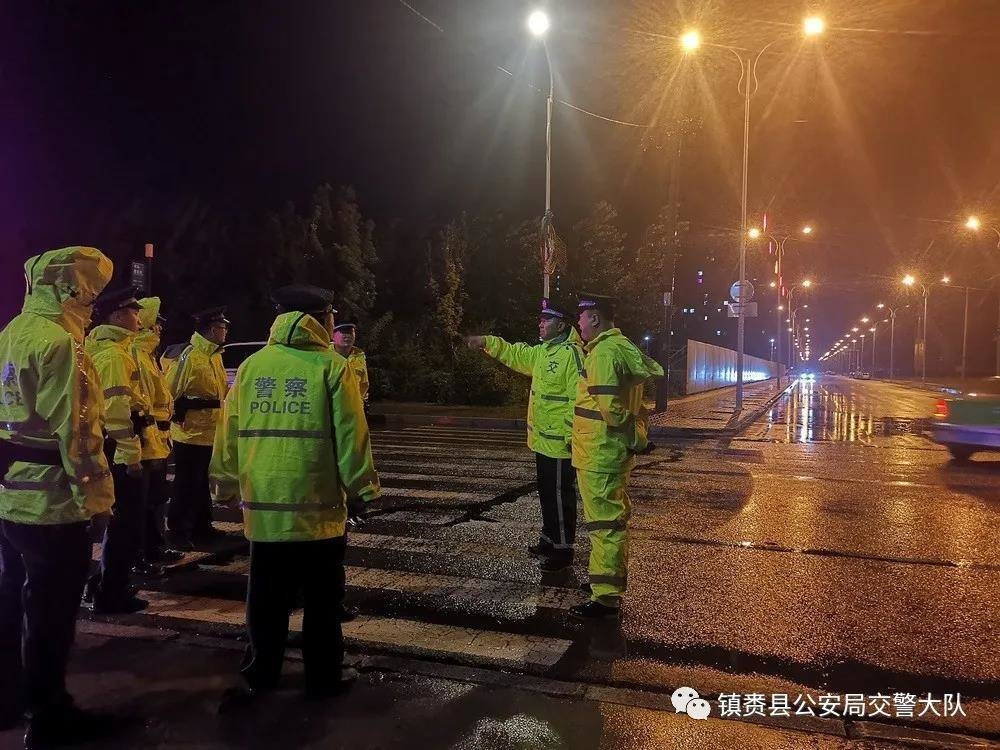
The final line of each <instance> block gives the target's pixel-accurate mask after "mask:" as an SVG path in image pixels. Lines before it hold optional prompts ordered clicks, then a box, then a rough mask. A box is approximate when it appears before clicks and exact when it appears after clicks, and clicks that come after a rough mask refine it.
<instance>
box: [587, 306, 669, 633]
mask: <svg viewBox="0 0 1000 750" xmlns="http://www.w3.org/2000/svg"><path fill="white" fill-rule="evenodd" d="M578 310H579V321H578V322H579V326H580V335H581V336H582V337H583V340H584V341H585V342H586V347H585V351H586V353H587V358H586V360H585V362H584V367H583V370H584V376H583V377H582V378H580V381H579V384H578V386H577V391H576V404H575V406H574V409H573V466H574V467H576V471H577V482H578V484H579V487H580V496H581V497H582V498H583V514H584V517H585V519H586V522H587V533H588V535H589V536H590V564H589V566H588V572H589V574H590V596H591V598H590V601H588V602H586V603H585V604H580V605H577V606H575V607H572V608H571V609H570V614H571V615H573V616H574V617H578V618H582V619H591V618H600V617H618V616H619V613H620V609H619V608H620V605H621V597H622V596H623V595H624V593H625V584H626V573H627V570H628V519H629V513H630V512H631V504H630V501H629V497H628V492H627V487H628V480H629V475H630V474H631V472H632V467H633V466H634V465H635V456H636V455H637V454H639V453H643V452H645V451H646V450H647V448H648V447H649V441H648V440H647V437H646V435H647V428H646V416H645V413H644V411H643V406H642V390H643V382H644V381H645V380H646V379H647V378H651V377H654V376H662V375H663V369H662V368H661V367H660V365H659V364H657V363H656V362H655V361H654V360H652V359H650V358H649V357H647V356H646V355H645V354H643V353H642V351H641V350H640V349H639V348H638V347H637V346H636V345H635V344H633V343H632V342H631V341H629V340H628V339H627V338H625V336H624V335H622V332H621V331H620V330H619V329H618V328H616V327H615V317H614V316H615V310H614V300H613V299H612V298H611V297H606V296H602V295H597V294H583V295H581V297H580V302H579V307H578Z"/></svg>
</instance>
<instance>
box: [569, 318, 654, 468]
mask: <svg viewBox="0 0 1000 750" xmlns="http://www.w3.org/2000/svg"><path fill="white" fill-rule="evenodd" d="M585 348H586V352H587V358H586V360H585V361H584V366H583V369H584V373H585V376H584V377H582V378H580V381H579V383H578V385H577V390H576V404H575V406H574V409H573V466H574V467H576V468H577V469H584V470H586V471H601V472H607V473H609V474H616V473H619V472H622V471H625V470H627V469H631V468H632V466H633V465H634V463H635V455H636V454H637V453H641V452H642V451H644V450H645V449H646V446H647V445H648V444H649V441H648V440H647V438H646V435H647V425H646V414H645V410H644V408H643V405H642V390H643V389H642V386H643V383H644V382H645V381H646V380H647V379H648V378H651V377H658V376H661V375H663V368H662V367H660V365H659V364H658V363H657V362H656V361H655V360H653V359H651V358H650V357H648V356H646V355H645V354H644V353H643V352H642V350H641V349H639V347H637V346H636V345H635V344H633V343H632V342H631V341H629V340H628V339H627V338H625V336H623V335H622V332H621V331H620V330H619V329H617V328H612V329H610V330H608V331H604V332H603V333H601V334H599V335H598V336H597V337H595V338H594V340H593V341H591V342H589V343H588V344H587V345H586V347H585Z"/></svg>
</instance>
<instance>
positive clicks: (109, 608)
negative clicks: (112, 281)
mask: <svg viewBox="0 0 1000 750" xmlns="http://www.w3.org/2000/svg"><path fill="white" fill-rule="evenodd" d="M139 309H140V308H139V301H138V300H137V299H136V298H135V290H134V289H133V288H131V287H127V288H124V289H114V290H111V291H106V292H104V293H103V294H101V296H100V297H98V298H97V302H96V305H95V310H96V311H97V314H98V323H99V325H97V326H95V328H94V330H92V331H91V332H90V334H89V335H88V336H87V343H86V348H87V354H89V355H90V358H91V359H92V360H93V362H94V369H95V370H96V371H97V377H98V379H99V380H100V384H101V389H102V393H103V395H104V402H105V423H104V435H105V443H104V451H105V454H106V455H107V458H108V462H109V463H110V464H111V476H112V478H113V479H114V484H115V509H114V511H113V512H112V514H111V518H110V519H109V520H108V524H107V528H106V529H105V532H104V547H103V550H102V552H101V570H100V575H99V577H98V580H97V584H96V587H95V589H94V611H95V612H99V613H101V614H112V613H130V612H138V611H140V610H142V609H145V608H146V605H147V602H146V601H145V600H144V599H140V598H139V597H137V596H135V594H133V593H132V587H131V583H130V581H129V575H130V574H131V572H132V568H133V567H135V566H136V565H138V564H139V562H140V557H141V551H142V536H143V525H144V524H145V520H146V511H145V507H144V505H143V499H144V497H143V489H144V473H145V472H144V469H143V465H142V442H141V436H142V431H143V430H145V429H146V428H147V427H148V426H149V425H151V424H153V425H154V426H155V423H154V421H153V419H152V417H151V416H150V414H149V400H148V399H147V398H146V395H145V393H144V392H143V390H142V382H141V380H140V376H139V365H138V364H137V363H136V361H135V359H134V357H133V356H132V343H133V338H134V337H135V334H136V333H138V331H139ZM147 572H149V573H151V574H153V575H160V574H162V571H160V570H158V569H157V570H150V571H147Z"/></svg>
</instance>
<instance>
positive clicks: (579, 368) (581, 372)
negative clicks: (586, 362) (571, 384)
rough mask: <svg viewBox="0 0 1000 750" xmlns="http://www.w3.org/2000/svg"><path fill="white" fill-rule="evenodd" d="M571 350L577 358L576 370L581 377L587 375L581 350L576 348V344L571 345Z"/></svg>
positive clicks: (574, 357)
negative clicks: (581, 357)
mask: <svg viewBox="0 0 1000 750" xmlns="http://www.w3.org/2000/svg"><path fill="white" fill-rule="evenodd" d="M570 350H571V351H572V352H573V359H575V360H576V371H577V373H579V375H580V377H586V375H587V373H586V372H584V370H583V360H582V359H580V352H578V351H577V350H576V347H575V346H571V347H570Z"/></svg>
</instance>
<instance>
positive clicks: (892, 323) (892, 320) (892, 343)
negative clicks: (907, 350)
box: [876, 302, 896, 380]
mask: <svg viewBox="0 0 1000 750" xmlns="http://www.w3.org/2000/svg"><path fill="white" fill-rule="evenodd" d="M876 307H877V308H878V309H879V310H888V311H889V380H892V376H893V362H894V357H895V354H896V309H895V308H893V307H889V306H888V305H886V304H885V303H884V302H879V303H878V304H877V305H876Z"/></svg>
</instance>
